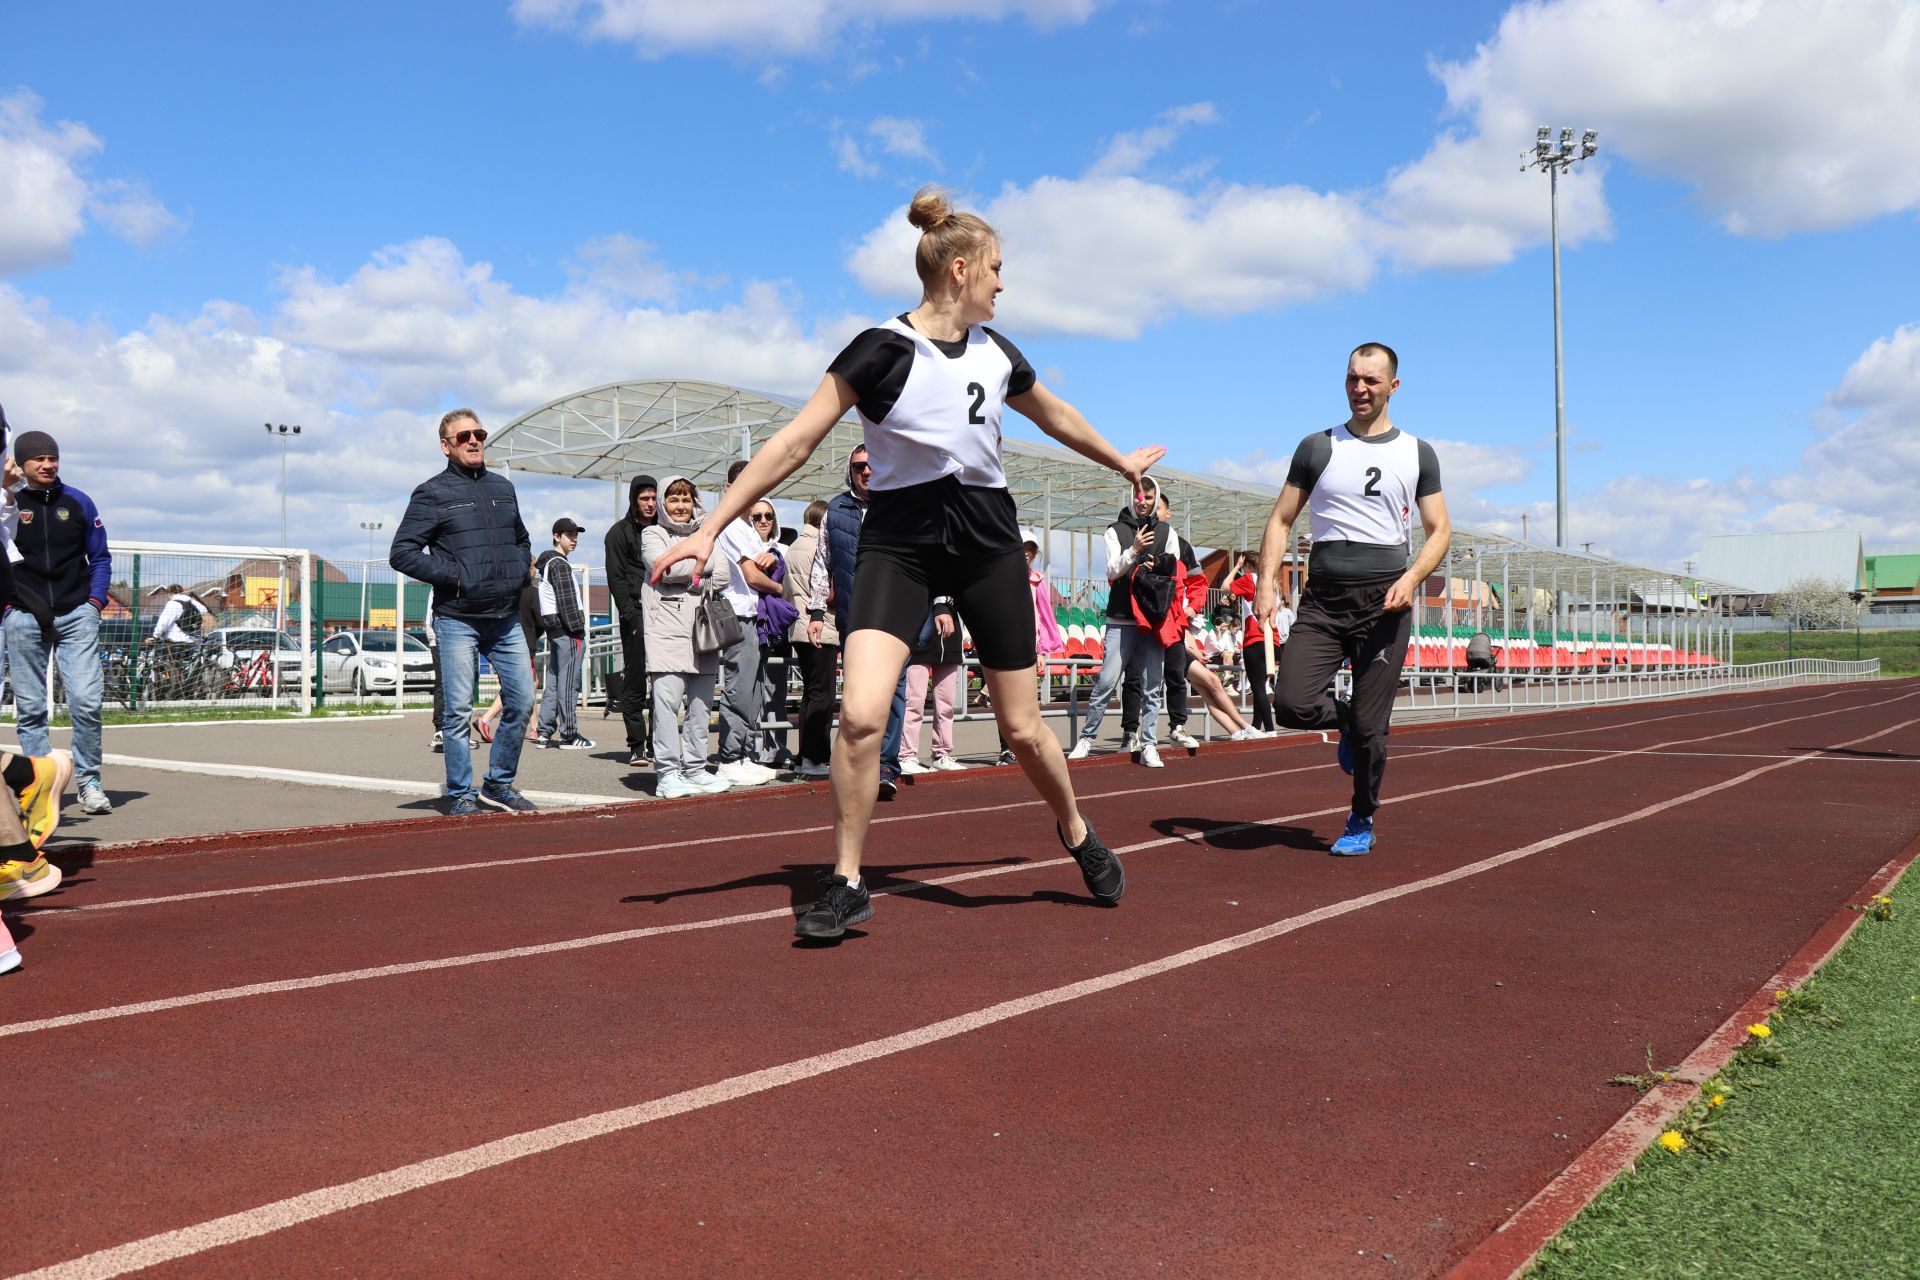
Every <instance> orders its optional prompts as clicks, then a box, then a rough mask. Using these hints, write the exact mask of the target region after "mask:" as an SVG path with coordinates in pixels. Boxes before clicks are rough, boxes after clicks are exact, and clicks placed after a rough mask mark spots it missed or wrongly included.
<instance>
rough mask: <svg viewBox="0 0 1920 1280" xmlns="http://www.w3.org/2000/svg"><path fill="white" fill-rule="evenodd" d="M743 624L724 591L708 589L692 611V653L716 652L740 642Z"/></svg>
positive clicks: (743, 633)
mask: <svg viewBox="0 0 1920 1280" xmlns="http://www.w3.org/2000/svg"><path fill="white" fill-rule="evenodd" d="M746 634H747V631H746V624H744V623H743V622H741V620H740V615H739V614H737V613H735V612H734V611H733V602H732V601H730V600H728V599H727V595H726V592H725V590H724V589H722V588H719V587H710V588H708V589H707V591H706V593H705V594H703V595H702V596H701V597H700V603H699V605H698V606H697V607H695V609H694V612H693V648H694V652H696V653H719V652H721V651H722V650H724V649H731V648H732V647H733V646H734V645H736V644H739V643H740V639H741V637H742V636H744V635H746Z"/></svg>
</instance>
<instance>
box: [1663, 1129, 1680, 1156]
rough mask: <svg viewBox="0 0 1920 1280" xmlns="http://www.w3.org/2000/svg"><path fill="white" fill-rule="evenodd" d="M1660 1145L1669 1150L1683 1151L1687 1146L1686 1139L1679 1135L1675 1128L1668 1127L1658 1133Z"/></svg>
mask: <svg viewBox="0 0 1920 1280" xmlns="http://www.w3.org/2000/svg"><path fill="white" fill-rule="evenodd" d="M1660 1145H1661V1146H1663V1147H1665V1148H1666V1149H1667V1150H1669V1151H1684V1150H1686V1147H1687V1140H1686V1139H1685V1138H1683V1137H1681V1136H1680V1134H1679V1133H1678V1132H1677V1131H1676V1130H1673V1129H1669V1130H1667V1131H1666V1132H1665V1133H1663V1134H1661V1135H1660Z"/></svg>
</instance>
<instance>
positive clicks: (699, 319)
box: [0, 238, 861, 560]
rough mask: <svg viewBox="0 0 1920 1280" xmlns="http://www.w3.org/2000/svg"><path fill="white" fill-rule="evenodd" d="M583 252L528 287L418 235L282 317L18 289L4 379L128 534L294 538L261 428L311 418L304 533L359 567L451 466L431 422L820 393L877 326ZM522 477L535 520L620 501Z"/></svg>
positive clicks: (289, 279) (303, 452)
mask: <svg viewBox="0 0 1920 1280" xmlns="http://www.w3.org/2000/svg"><path fill="white" fill-rule="evenodd" d="M575 259H576V261H577V262H582V263H587V264H589V266H588V267H587V269H585V270H584V272H580V273H576V279H575V280H574V281H573V283H571V284H570V285H569V286H567V287H566V288H564V289H562V290H561V291H559V292H557V293H554V294H550V295H530V294H525V293H521V292H519V291H517V290H516V289H514V288H513V287H512V286H511V285H510V284H508V283H507V282H505V281H502V280H500V279H498V278H497V276H496V275H495V273H494V271H493V269H492V268H491V267H490V266H489V265H488V264H486V263H476V262H469V261H467V260H466V259H465V258H464V256H463V255H462V254H461V253H460V252H459V250H458V249H457V248H456V247H455V246H453V245H452V244H450V243H448V242H447V241H444V240H437V239H428V240H420V241H416V242H413V243H411V244H406V245H399V246H395V247H392V248H389V249H385V250H382V251H380V252H379V253H377V254H375V255H373V257H372V259H371V260H370V261H369V262H367V263H366V264H364V265H363V266H362V267H360V268H359V269H358V270H357V271H355V272H353V273H352V274H350V275H349V276H347V277H346V278H345V279H338V280H336V279H332V278H329V277H328V276H326V275H323V274H322V273H320V272H318V271H315V270H312V269H310V268H302V269H296V270H292V271H289V272H287V273H286V274H285V275H284V276H283V278H282V279H281V281H280V289H281V291H282V295H283V296H282V298H281V300H280V301H279V303H278V305H277V306H276V307H275V309H274V310H273V311H272V312H271V313H270V314H267V315H257V314H255V313H254V312H252V311H250V310H248V309H247V308H244V307H240V306H236V305H233V304H231V303H224V302H210V303H208V304H206V305H205V306H204V307H202V308H201V309H200V311H199V312H198V313H197V314H194V315H190V316H153V317H150V318H149V319H147V320H146V321H145V322H144V323H142V324H141V325H139V326H137V327H134V328H132V329H130V330H127V331H125V332H120V331H116V330H113V329H110V328H107V327H105V326H102V325H98V324H80V323H76V322H74V321H72V320H69V319H66V318H64V317H61V316H59V315H57V314H55V313H54V312H53V311H52V310H51V308H50V307H49V306H48V305H47V304H46V303H45V302H44V301H43V300H40V299H35V298H31V297H28V296H26V295H24V294H22V293H21V292H20V291H19V290H18V289H15V288H13V287H10V286H5V285H0V385H3V386H4V387H5V388H6V402H7V413H8V417H9V418H10V419H11V421H12V422H13V424H14V427H15V429H16V430H30V429H39V430H46V431H50V432H52V433H53V435H54V436H55V438H57V439H59V440H60V441H61V443H62V453H63V455H64V456H65V460H66V462H67V474H68V475H69V477H70V478H71V479H72V481H73V483H74V484H76V485H78V486H79V487H81V488H83V489H85V490H87V491H88V492H89V493H91V494H92V495H93V496H94V497H95V498H96V499H98V500H99V501H100V503H101V506H102V509H103V512H104V514H105V519H106V522H107V526H108V529H109V531H110V532H111V533H112V534H113V535H114V536H115V537H117V538H145V539H163V540H170V541H198V542H213V543H256V544H257V543H261V542H274V541H278V538H279V475H280V469H279V446H278V445H277V443H275V441H274V440H273V439H271V438H267V437H266V433H265V432H263V431H262V430H261V428H260V423H261V422H263V421H268V420H272V421H275V422H288V423H294V422H298V423H300V424H302V426H303V427H304V428H305V430H304V431H303V432H302V434H301V438H300V440H299V441H298V442H297V443H295V444H293V445H292V446H291V447H290V450H289V460H288V461H289V465H288V471H289V486H288V487H289V493H290V498H289V504H288V505H289V523H290V525H291V526H292V529H293V530H294V536H295V539H296V541H297V542H302V543H309V542H310V543H312V544H314V545H316V546H318V547H319V549H320V550H322V551H323V552H326V553H329V554H338V555H343V556H348V557H350V558H352V559H355V560H357V559H358V558H359V557H360V556H361V555H362V554H364V550H365V543H364V538H363V537H362V536H361V535H360V534H359V532H358V530H357V529H356V528H355V527H354V522H355V521H357V520H359V519H384V520H386V521H387V522H388V526H389V529H391V528H392V524H393V522H394V521H395V520H397V518H398V515H399V511H400V509H401V507H402V506H403V505H404V503H405V500H406V494H407V492H408V491H409V490H410V488H411V486H412V485H413V484H414V483H416V482H417V481H418V480H419V479H422V478H424V477H425V476H426V475H428V474H430V473H431V472H432V471H433V469H435V468H436V467H438V466H439V465H441V460H440V457H439V453H438V451H437V449H436V448H435V447H434V442H433V435H432V424H433V423H434V421H435V420H436V419H437V418H438V416H439V414H440V413H441V412H442V411H443V410H444V409H446V408H447V407H448V406H450V405H452V404H456V403H460V404H471V405H473V406H474V407H476V408H477V409H479V411H480V412H481V414H482V415H483V417H484V418H485V419H486V421H488V422H489V423H490V424H492V425H500V424H503V423H505V422H506V421H507V420H508V419H510V418H512V417H513V416H515V415H516V414H518V413H521V412H523V411H525V410H527V409H530V408H533V407H534V406H535V405H538V404H541V403H544V402H545V401H547V400H550V399H553V398H554V397H556V396H559V395H564V394H566V393H567V392H569V391H573V390H578V389H579V388H582V387H586V386H592V385H598V384H601V383H605V382H610V381H615V380H618V379H622V378H651V377H684V378H712V379H717V380H722V381H734V382H739V383H743V384H745V385H749V386H754V387H763V388H766V389H769V390H774V391H786V392H792V393H798V394H804V393H805V392H807V391H810V390H812V388H813V387H814V385H815V384H816V383H817V382H818V380H819V377H820V371H821V369H823V368H825V367H826V364H827V362H828V361H829V360H830V359H831V358H832V356H833V353H834V352H835V351H837V350H838V349H839V346H840V344H841V343H842V342H843V341H844V340H845V338H847V337H848V336H850V335H851V333H852V332H854V331H855V330H857V329H858V328H859V327H861V322H860V321H856V320H852V319H846V320H837V321H832V322H828V323H827V324H825V325H822V326H814V325H809V324H805V323H803V322H801V321H800V320H799V319H798V318H797V317H796V313H795V310H794V308H793V306H792V305H791V303H790V301H789V300H788V299H787V298H786V297H785V295H784V294H783V292H782V290H781V288H780V287H778V286H776V285H773V284H766V283H754V284H749V285H747V286H745V287H744V288H742V289H741V290H739V294H738V297H737V298H735V299H734V300H732V301H729V302H726V303H724V304H722V305H717V306H713V307H708V308H699V309H681V310H676V309H670V308H668V307H666V306H663V305H649V304H641V303H637V302H635V301H633V300H632V299H633V298H634V297H635V296H636V294H635V291H636V290H644V289H645V288H646V285H647V281H648V280H649V279H654V278H656V277H653V276H651V275H649V272H650V271H658V272H660V273H662V274H664V275H666V276H668V277H671V276H672V275H673V273H672V272H670V271H668V270H667V269H666V268H664V267H660V266H659V264H658V263H656V262H654V260H653V258H652V256H651V254H650V253H649V252H648V251H647V246H645V245H644V244H641V243H640V242H638V241H633V240H628V239H625V238H608V239H606V240H601V241H595V242H591V243H590V244H588V245H586V246H583V247H582V248H581V249H580V250H577V251H576V254H575ZM633 271H638V272H639V275H638V277H633V276H631V274H630V273H631V272H633ZM609 273H610V274H611V275H612V276H613V277H614V278H615V279H614V280H613V281H611V282H610V281H609V280H608V279H607V278H606V277H607V275H608V274H609ZM525 489H526V492H527V494H528V495H529V496H528V497H527V500H526V501H527V505H528V509H529V511H530V514H531V516H533V517H535V518H537V521H551V520H552V519H553V518H554V517H555V516H557V515H559V514H561V513H562V512H563V511H565V510H568V509H574V510H575V514H579V512H578V508H579V507H580V505H581V504H582V503H583V502H585V503H590V504H593V505H592V508H591V509H593V510H604V509H605V508H604V507H602V506H600V505H599V495H593V496H588V497H583V495H582V491H581V489H580V487H579V486H578V485H577V484H572V485H570V484H567V483H564V482H559V481H554V482H546V481H537V480H535V481H529V482H528V483H527V485H526V486H525Z"/></svg>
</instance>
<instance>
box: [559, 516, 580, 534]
mask: <svg viewBox="0 0 1920 1280" xmlns="http://www.w3.org/2000/svg"><path fill="white" fill-rule="evenodd" d="M553 531H554V532H555V533H557V534H558V533H585V532H586V529H585V527H583V526H581V525H577V524H575V523H574V522H573V520H572V519H571V518H570V517H567V516H561V517H560V518H559V519H558V520H555V521H554V522H553Z"/></svg>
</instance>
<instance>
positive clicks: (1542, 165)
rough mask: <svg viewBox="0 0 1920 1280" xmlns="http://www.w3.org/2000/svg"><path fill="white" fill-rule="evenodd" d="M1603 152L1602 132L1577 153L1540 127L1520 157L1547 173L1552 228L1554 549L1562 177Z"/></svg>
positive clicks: (1561, 530)
mask: <svg viewBox="0 0 1920 1280" xmlns="http://www.w3.org/2000/svg"><path fill="white" fill-rule="evenodd" d="M1599 149H1600V132H1599V130H1597V129H1588V130H1586V131H1585V132H1584V133H1583V134H1582V135H1581V137H1580V145H1579V147H1578V148H1577V149H1576V148H1575V147H1574V144H1573V130H1572V129H1570V128H1567V127H1565V126H1562V128H1561V130H1560V138H1559V144H1558V145H1557V146H1556V145H1555V143H1554V137H1553V130H1552V129H1551V128H1550V127H1549V126H1547V125H1544V124H1543V125H1541V126H1540V129H1539V132H1538V133H1537V134H1535V135H1534V144H1533V150H1532V151H1531V152H1526V151H1523V152H1521V153H1520V162H1521V163H1520V168H1521V171H1522V172H1524V171H1526V170H1528V169H1540V170H1544V171H1545V173H1546V175H1547V204H1548V208H1549V210H1550V218H1551V224H1552V227H1553V498H1554V521H1553V524H1554V536H1553V544H1554V546H1556V547H1558V548H1560V549H1561V550H1562V551H1564V550H1566V549H1567V387H1566V378H1565V374H1564V371H1563V365H1562V359H1561V341H1560V175H1561V173H1562V172H1565V171H1567V170H1570V169H1572V168H1573V166H1574V165H1576V164H1578V163H1579V162H1580V161H1582V160H1586V159H1589V158H1590V157H1591V156H1592V155H1593V154H1594V153H1595V152H1596V151H1598V150H1599Z"/></svg>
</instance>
